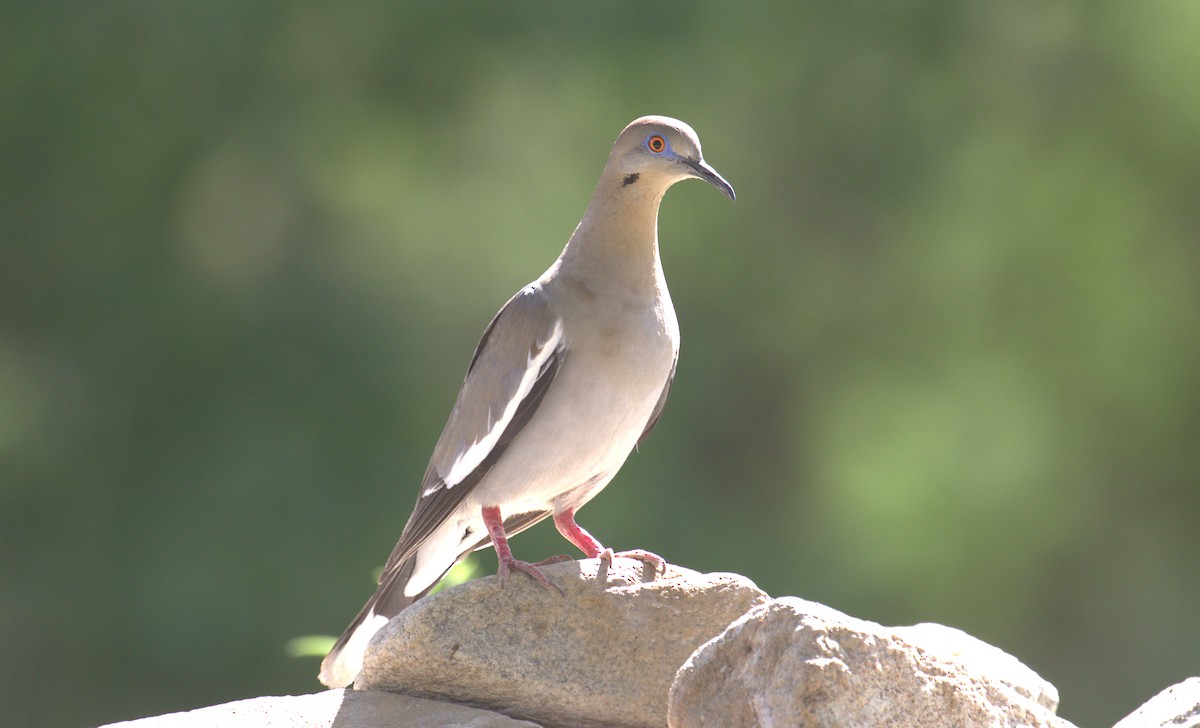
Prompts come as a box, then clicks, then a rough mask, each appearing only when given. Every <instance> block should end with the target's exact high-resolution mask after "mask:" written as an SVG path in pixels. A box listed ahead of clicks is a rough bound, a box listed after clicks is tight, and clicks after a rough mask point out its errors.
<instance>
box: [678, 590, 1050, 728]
mask: <svg viewBox="0 0 1200 728" xmlns="http://www.w3.org/2000/svg"><path fill="white" fill-rule="evenodd" d="M1057 705H1058V693H1057V691H1056V690H1055V689H1054V686H1053V685H1051V684H1050V683H1048V682H1046V681H1045V680H1043V679H1042V678H1040V677H1038V675H1037V674H1036V673H1034V672H1033V671H1032V670H1030V669H1029V668H1027V667H1025V666H1024V665H1022V664H1021V663H1020V662H1019V661H1017V660H1016V659H1015V658H1013V657H1012V656H1010V655H1008V654H1006V653H1004V652H1003V651H1001V650H999V649H997V648H995V647H992V646H991V645H988V644H985V643H983V642H980V641H979V640H977V639H975V638H973V637H971V636H970V635H967V634H965V633H964V632H961V631H959V630H956V629H952V628H950V627H943V626H941V625H936V624H922V625H917V626H915V627H895V628H890V627H883V626H881V625H878V624H875V623H874V622H867V621H865V620H861V619H855V618H853V617H850V616H848V615H845V614H842V613H841V612H838V611H837V610H835V609H831V608H829V607H826V606H823V605H821V604H817V603H814V602H809V601H805V600H803V599H797V598H794V597H785V598H783V599H777V600H774V601H772V602H770V603H767V604H763V605H761V606H758V607H755V608H754V609H752V610H750V611H749V612H748V613H747V614H746V615H744V616H743V617H742V618H741V619H739V620H738V621H737V622H735V623H733V624H732V625H730V627H729V629H728V630H726V631H725V632H724V633H723V634H721V635H720V636H719V637H717V638H716V639H714V640H712V641H711V642H709V643H707V644H706V645H704V646H703V647H702V648H700V649H699V650H697V652H696V654H694V655H693V656H692V657H691V658H690V659H689V660H688V662H687V663H686V664H685V665H684V666H683V667H682V668H680V671H679V675H678V676H677V678H676V682H675V685H674V686H673V687H672V689H671V696H670V712H669V720H670V726H671V728H700V727H701V726H713V727H715V726H720V727H721V728H743V727H744V728H784V727H788V728H794V727H795V726H805V728H819V727H823V726H829V727H831V728H832V727H833V726H890V727H891V728H976V727H983V726H987V727H992V726H995V727H996V728H1000V727H1006V726H1014V727H1015V726H1028V727H1029V728H1066V727H1067V726H1070V724H1069V723H1067V722H1066V721H1064V720H1062V719H1061V718H1058V717H1057V716H1056V715H1055V714H1054V711H1055V709H1056V708H1057Z"/></svg>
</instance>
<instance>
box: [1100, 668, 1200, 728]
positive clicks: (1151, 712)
mask: <svg viewBox="0 0 1200 728" xmlns="http://www.w3.org/2000/svg"><path fill="white" fill-rule="evenodd" d="M1160 726H1161V727H1162V728H1167V727H1168V726H1169V728H1200V677H1190V678H1188V679H1187V680H1184V681H1183V682H1181V683H1178V684H1176V685H1172V686H1171V687H1169V688H1167V689H1166V690H1164V691H1162V692H1161V693H1159V694H1158V695H1155V696H1154V697H1153V698H1150V700H1148V701H1146V703H1145V704H1144V705H1142V707H1140V708H1138V709H1137V710H1135V711H1133V712H1132V713H1130V714H1129V715H1128V716H1126V717H1125V718H1122V719H1121V721H1120V722H1119V723H1117V724H1116V725H1115V726H1113V728H1160Z"/></svg>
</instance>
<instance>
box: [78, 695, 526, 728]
mask: <svg viewBox="0 0 1200 728" xmlns="http://www.w3.org/2000/svg"><path fill="white" fill-rule="evenodd" d="M213 726H220V728H262V727H263V726H304V728H426V727H427V726H439V728H443V727H444V728H538V726H537V725H536V724H534V723H529V722H526V721H523V720H515V719H513V718H509V717H508V716H506V715H501V714H499V713H493V712H491V711H488V710H481V709H479V708H472V707H469V706H466V705H455V704H454V703H439V702H437V701H434V700H426V699H424V698H417V697H413V696H411V695H393V694H391V693H365V692H364V693H359V692H354V691H353V690H326V691H324V692H321V693H314V694H312V695H284V696H278V697H264V698H250V699H249V700H238V701H236V702H233V703H225V704H223V705H213V706H209V707H207V708H200V709H198V710H189V711H187V712H184V713H168V714H167V715H160V716H156V717H153V718H142V719H140V720H131V721H125V722H123V723H112V724H111V725H107V726H101V728H212V727H213Z"/></svg>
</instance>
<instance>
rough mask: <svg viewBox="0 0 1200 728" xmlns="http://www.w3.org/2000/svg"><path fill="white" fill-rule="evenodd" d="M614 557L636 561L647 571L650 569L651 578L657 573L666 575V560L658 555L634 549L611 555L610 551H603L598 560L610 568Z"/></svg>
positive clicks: (611, 551)
mask: <svg viewBox="0 0 1200 728" xmlns="http://www.w3.org/2000/svg"><path fill="white" fill-rule="evenodd" d="M614 556H620V557H622V558H626V559H637V560H638V561H641V562H642V563H643V564H645V565H646V567H647V568H648V569H650V575H651V577H653V576H654V575H655V574H658V573H659V572H662V573H664V574H665V573H667V560H666V559H664V558H663V557H661V556H659V555H658V554H652V553H650V552H649V551H643V550H642V549H634V550H632V551H618V552H616V553H613V550H612V549H604V550H603V551H601V552H600V560H601V561H604V562H605V563H606V564H608V566H609V568H612V560H613V557H614Z"/></svg>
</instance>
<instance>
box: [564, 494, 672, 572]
mask: <svg viewBox="0 0 1200 728" xmlns="http://www.w3.org/2000/svg"><path fill="white" fill-rule="evenodd" d="M554 526H555V527H556V528H557V529H558V532H559V533H561V534H562V535H563V538H565V539H567V540H568V541H570V542H571V543H573V544H575V545H576V546H578V547H579V550H580V551H582V552H583V553H584V554H586V555H587V557H588V558H589V559H595V558H599V559H600V560H601V561H603V562H604V564H605V567H607V568H611V567H612V560H613V557H614V556H623V557H625V558H629V559H637V560H638V561H641V562H643V563H644V564H646V566H647V568H649V569H650V576H651V578H653V577H654V576H655V574H657V573H658V572H660V571H661V572H662V573H664V574H665V573H666V572H667V562H666V560H665V559H663V557H661V556H659V555H657V554H652V553H650V552H649V551H642V550H641V549H635V550H633V551H620V552H617V553H615V554H614V553H613V550H612V549H609V548H604V547H603V546H601V545H600V542H599V541H597V540H596V538H595V537H594V536H592V534H590V533H588V532H587V531H585V530H583V527H582V526H580V525H579V524H578V523H576V522H575V509H573V508H568V509H566V510H565V511H563V512H562V513H555V514H554Z"/></svg>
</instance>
